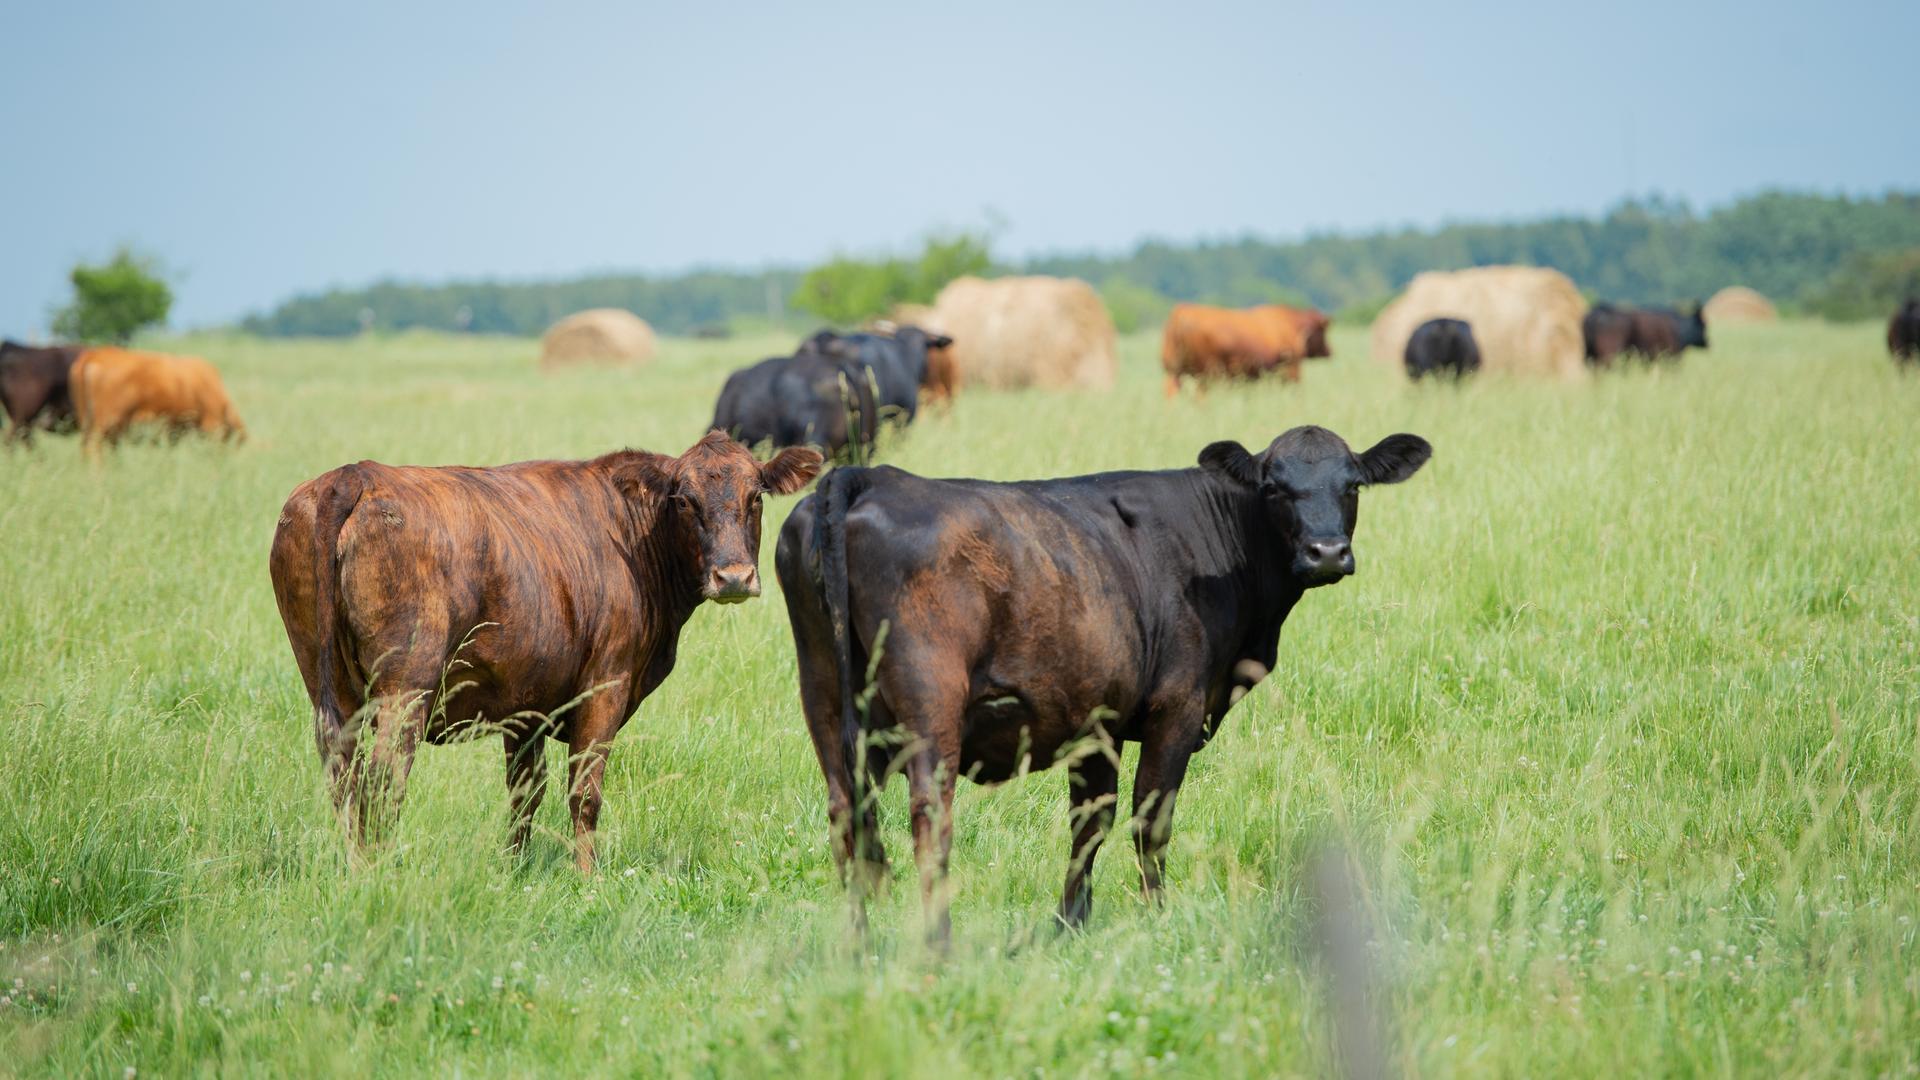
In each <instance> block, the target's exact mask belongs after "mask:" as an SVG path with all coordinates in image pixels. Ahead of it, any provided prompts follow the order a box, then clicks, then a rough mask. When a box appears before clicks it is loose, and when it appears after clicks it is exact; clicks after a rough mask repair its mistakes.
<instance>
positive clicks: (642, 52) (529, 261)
mask: <svg viewBox="0 0 1920 1080" xmlns="http://www.w3.org/2000/svg"><path fill="white" fill-rule="evenodd" d="M1561 7H1562V5H1545V4H1512V5H1474V4H1470V3H1454V4H1429V3H1401V2H1398V0H1375V2H1373V3H1367V4H1345V5H1314V6H1312V7H1296V6H1295V5H1290V4H1281V3H1258V2H1256V3H1222V4H1206V3H1184V4H1180V5H1171V4H1166V5H1133V4H1123V3H1113V4H1102V5H1086V6H1075V5H1066V4H1061V5H1039V4H1033V3H1008V4H1000V3H994V2H985V3H969V4H964V5H960V4H944V5H928V6H920V5H908V4H877V3H876V4H848V5H831V4H814V5H783V6H780V7H769V8H766V9H764V10H754V9H752V8H751V7H749V6H746V5H739V6H735V5H688V4H675V5H671V6H660V7H654V6H650V5H645V4H619V3H604V4H600V3H579V4H570V3H546V4H538V5H534V4H504V3H492V2H488V0H469V2H466V3H460V4H406V3H393V4H362V3H357V2H348V3H340V4H333V5H313V4H299V5H294V4H278V3H251V4H249V3H237V2H236V3H224V4H208V3H198V2H195V0H179V2H175V3H168V4H154V3H138V4H132V3H129V4H101V3H87V2H83V0H68V2H64V3H56V4H26V3H11V4H6V5H4V7H0V41H4V42H5V43H6V48H5V56H6V60H5V63H4V66H0V148H3V152H4V155H5V162H6V163H5V165H4V166H0V332H4V333H8V334H12V335H15V336H19V335H22V334H27V333H35V332H39V331H41V330H42V329H43V328H44V326H45V324H46V322H47V311H48V309H49V308H50V307H51V306H53V305H54V304H55V303H56V302H58V301H59V300H60V299H62V298H63V296H64V294H65V292H66V284H65V278H64V275H65V272H66V270H67V268H68V267H69V266H70V265H71V264H72V263H73V262H74V261H75V260H77V259H82V258H98V257H103V256H105V255H107V254H109V253H110V252H111V251H112V249H113V248H114V246H115V245H117V244H120V243H131V244H134V245H136V246H137V247H138V248H140V249H142V250H145V251H148V252H151V253H153V254H155V255H157V256H159V257H160V258H161V259H162V260H163V261H164V262H165V263H166V264H167V266H168V267H169V268H170V269H171V271H172V272H173V274H174V276H175V279H176V291H177V293H178V297H179V299H178V303H177V305H176V308H175V319H174V322H175V324H176V325H196V324H205V323H210V322H217V321H223V320H227V319H231V318H234V317H237V316H239V315H242V314H245V313H247V312H249V311H254V310H259V309H262V308H265V307H268V306H270V305H272V304H273V303H275V302H277V301H279V300H281V299H283V298H285V297H286V296H288V295H290V294H292V293H295V292H300V291H309V290H314V289H319V288H322V287H325V286H328V285H333V284H361V283H365V282H368V281H371V280H375V279H378V278H382V277H389V276H397V277H401V278H407V279H423V280H440V279H445V278H449V277H463V278H470V277H483V276H491V277H507V278H516V277H529V276H565V275H573V274H578V273H582V272H586V271H591V270H597V269H638V270H644V271H669V270H678V269H683V268H687V267H691V266H696V265H718V266H742V267H748V266H759V265H764V264H768V263H788V264H794V263H806V262H809V261H812V260H816V259H819V258H822V257H825V256H827V255H829V254H832V253H834V252H836V251H853V252H878V251H888V250H899V249H903V248H906V247H908V246H910V245H912V244H913V243H914V242H915V241H916V240H917V238H918V237H920V236H921V235H923V234H925V233H926V232H928V231H929V230H932V229H939V228H943V227H953V226H977V225H984V224H987V223H988V222H989V221H999V222H1000V223H1001V225H1002V231H1001V232H1000V234H999V239H998V244H997V249H998V251H999V252H1000V253H1001V254H1003V255H1014V256H1017V255H1024V254H1029V253H1033V252H1038V251H1052V250H1086V249H1099V250H1120V249H1125V248H1127V247H1130V246H1131V245H1132V244H1133V243H1135V242H1136V241H1138V240H1140V239H1142V238H1143V237H1148V236H1156V237H1163V238H1170V239H1176V240H1185V239H1194V238H1200V237H1219V236H1230V235H1239V234H1242V233H1245V232H1249V231H1252V232H1257V233H1261V234H1265V235H1275V236H1293V235H1299V234H1301V233H1304V232H1307V231H1311V230H1320V229H1329V228H1332V229H1343V230H1356V229H1366V228H1372V227H1376V226H1382V225H1399V224H1408V223H1411V224H1419V225H1431V224H1436V223H1439V222H1441V221H1444V220H1449V219H1463V218H1464V219H1511V218H1526V217H1532V216H1537V215H1540V214H1544V213H1548V212H1553V211H1576V212H1591V211H1596V210H1600V209H1603V208H1605V207H1606V206H1608V205H1610V204H1612V203H1613V202H1615V201H1616V200H1618V199H1619V198H1620V197H1621V196H1623V195H1624V194H1626V193H1627V192H1629V191H1640V192H1645V191H1650V190H1658V191H1662V192H1665V193H1668V194H1672V195H1678V196H1681V197H1684V198H1686V199H1689V200H1691V201H1692V202H1693V203H1694V204H1695V205H1696V206H1711V205H1716V204H1718V203H1721V202H1725V201H1727V200H1729V199H1731V198H1733V197H1736V196H1738V195H1741V194H1745V193H1748V192H1751V191H1754V190H1757V189H1759V188H1763V187H1772V186H1785V187H1793V188H1810V189H1816V190H1822V191H1847V192H1854V193H1878V192H1881V191H1884V190H1886V189H1887V188H1889V187H1914V186H1920V136H1916V134H1915V129H1914V114H1913V108H1914V104H1915V102H1916V101H1920V83H1916V82H1915V81H1914V78H1913V64H1912V47H1911V43H1912V42H1914V41H1920V3H1914V2H1912V0H1906V2H1901V3H1894V2H1879V3H1844V2H1842V3H1828V4H1824V5H1820V6H1819V7H1817V8H1815V9H1811V10H1810V6H1808V5H1790V4H1784V3H1777V2H1773V0H1756V2H1753V3H1748V4H1742V5H1708V4H1642V3H1633V2H1628V3H1620V4H1615V5H1611V6H1607V7H1599V6H1594V5H1579V6H1578V8H1577V9H1574V8H1569V9H1567V10H1558V9H1559V8H1561ZM692 9H698V10H692Z"/></svg>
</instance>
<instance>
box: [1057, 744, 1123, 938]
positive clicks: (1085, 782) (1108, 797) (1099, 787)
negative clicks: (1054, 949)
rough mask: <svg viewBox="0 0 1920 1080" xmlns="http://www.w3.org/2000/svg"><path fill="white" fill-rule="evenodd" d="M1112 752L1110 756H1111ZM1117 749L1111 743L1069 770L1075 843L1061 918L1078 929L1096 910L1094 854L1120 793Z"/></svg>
mask: <svg viewBox="0 0 1920 1080" xmlns="http://www.w3.org/2000/svg"><path fill="white" fill-rule="evenodd" d="M1109 755H1111V756H1109ZM1118 758H1119V755H1118V753H1116V752H1114V751H1113V750H1112V749H1111V748H1110V747H1109V748H1103V751H1102V752H1099V753H1095V754H1092V755H1091V756H1088V757H1086V758H1082V759H1081V760H1080V761H1078V762H1076V763H1074V765H1073V767H1072V768H1071V769H1070V770H1068V772H1067V796H1068V799H1069V800H1070V802H1071V804H1072V809H1071V810H1070V811H1069V812H1068V814H1067V822H1068V824H1070V825H1071V826H1073V846H1072V847H1071V848H1070V849H1069V850H1068V851H1067V887H1066V889H1065V891H1064V892H1062V893H1061V895H1060V922H1061V923H1062V924H1064V925H1065V926H1066V927H1068V928H1069V929H1078V928H1079V927H1080V926H1081V925H1082V924H1083V923H1085V922H1086V921H1087V916H1088V915H1089V914H1090V913H1091V912H1092V911H1093V883H1092V877H1093V857H1094V856H1095V855H1096V854H1098V853H1099V851H1100V842H1101V841H1102V840H1105V839H1106V838H1107V833H1109V832H1111V831H1112V829H1113V807H1114V803H1116V802H1118V801H1119V796H1120V769H1119V765H1118Z"/></svg>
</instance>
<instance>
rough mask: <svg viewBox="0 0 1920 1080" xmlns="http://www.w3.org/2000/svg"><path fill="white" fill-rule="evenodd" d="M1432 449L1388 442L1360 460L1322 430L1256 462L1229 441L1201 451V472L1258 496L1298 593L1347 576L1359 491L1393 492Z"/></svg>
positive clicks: (1401, 439) (1306, 432) (1404, 439)
mask: <svg viewBox="0 0 1920 1080" xmlns="http://www.w3.org/2000/svg"><path fill="white" fill-rule="evenodd" d="M1432 456H1433V447H1432V446H1430V445H1428V443H1427V440H1425V439H1423V438H1421V437H1420V436H1418V435H1389V436H1387V437H1386V438H1384V439H1381V440H1380V441H1379V442H1378V443H1376V444H1375V445H1374V447H1373V449H1371V450H1368V451H1367V452H1366V453H1364V454H1355V453H1354V452H1353V451H1352V450H1350V449H1348V447H1347V443H1346V440H1344V439H1342V438H1341V437H1340V436H1338V435H1335V434H1334V433H1333V432H1331V431H1328V430H1327V429H1326V428H1322V427H1297V428H1294V429H1293V430H1292V431H1289V432H1287V433H1286V434H1284V435H1282V436H1280V437H1279V438H1277V439H1275V440H1273V443H1272V444H1271V445H1269V446H1268V447H1267V448H1266V450H1264V451H1263V452H1261V453H1260V454H1259V455H1257V456H1256V455H1254V454H1250V453H1248V452H1247V449H1246V447H1244V446H1241V445H1240V444H1239V443H1237V442H1233V441H1231V440H1228V441H1225V442H1217V443H1214V444H1212V445H1210V446H1208V447H1207V448H1206V449H1205V450H1202V451H1200V464H1201V465H1203V466H1205V467H1207V468H1209V469H1212V470H1214V471H1216V472H1219V473H1222V474H1224V475H1226V476H1227V477H1229V478H1231V479H1232V480H1234V481H1235V482H1236V483H1238V484H1240V485H1243V486H1245V487H1247V488H1250V489H1253V490H1254V491H1257V492H1258V493H1259V498H1260V501H1261V505H1262V506H1263V508H1264V509H1265V511H1266V514H1267V519H1268V521H1270V522H1271V523H1272V525H1273V527H1274V529H1275V530H1276V531H1277V532H1279V534H1280V536H1281V537H1282V542H1283V543H1284V544H1285V546H1286V547H1287V548H1288V549H1290V552H1291V558H1290V560H1289V563H1288V569H1289V572H1290V573H1291V574H1292V575H1293V577H1294V578H1295V579H1296V580H1298V581H1299V582H1300V583H1301V584H1302V585H1304V586H1306V587H1307V588H1312V587H1314V586H1316V585H1331V584H1332V583H1334V582H1336V581H1339V580H1340V579H1341V578H1343V577H1346V576H1347V575H1348V574H1351V573H1353V569H1354V562H1353V529H1354V526H1355V525H1356V524H1357V523H1358V521H1359V518H1360V489H1361V488H1362V487H1365V486H1366V485H1368V484H1397V483H1399V482H1400V481H1402V480H1405V479H1406V478H1407V477H1409V476H1412V475H1413V474H1414V473H1416V472H1418V471H1420V466H1422V465H1425V464H1426V463H1427V459H1428V458H1429V457H1432Z"/></svg>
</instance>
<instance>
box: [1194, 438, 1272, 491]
mask: <svg viewBox="0 0 1920 1080" xmlns="http://www.w3.org/2000/svg"><path fill="white" fill-rule="evenodd" d="M1200 464H1201V465H1202V466H1204V467H1206V468H1209V469H1212V470H1213V471H1215V472H1217V473H1224V474H1225V475H1227V476H1229V477H1231V478H1233V479H1235V480H1238V481H1240V482H1241V483H1243V484H1245V485H1247V486H1248V487H1254V486H1256V485H1258V484H1259V483H1260V466H1259V465H1257V464H1255V463H1254V460H1253V455H1252V454H1249V453H1247V448H1246V447H1244V446H1241V445H1240V444H1239V443H1237V442H1234V441H1233V440H1232V439H1222V440H1220V441H1219V442H1217V443H1208V444H1207V447H1206V449H1204V450H1202V451H1200Z"/></svg>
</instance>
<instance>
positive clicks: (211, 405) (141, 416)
mask: <svg viewBox="0 0 1920 1080" xmlns="http://www.w3.org/2000/svg"><path fill="white" fill-rule="evenodd" d="M72 382H73V410H74V413H75V415H76V416H78V417H79V420H80V431H81V433H82V435H83V436H84V438H85V442H86V448H87V452H88V453H89V454H92V455H98V454H99V452H100V446H101V443H103V442H104V443H106V444H107V445H109V446H111V445H113V444H115V443H118V442H119V441H120V436H122V435H124V434H126V431H127V429H128V428H129V427H131V426H133V425H134V424H136V423H141V422H145V421H153V422H157V423H160V424H164V425H166V427H167V429H168V431H169V433H170V434H172V435H174V436H178V435H179V434H180V433H181V432H183V431H186V430H187V429H188V428H198V429H200V431H202V432H204V433H206V434H208V435H212V434H215V433H216V432H217V433H219V434H220V435H221V437H222V438H223V439H242V440H244V439H245V438H246V437H247V428H246V425H245V424H242V423H241V422H240V416H239V414H238V413H236V412H234V409H233V402H232V400H231V399H229V398H228V397H227V388H226V387H225V386H222V385H221V383H220V373H219V372H217V371H215V370H214V368H213V365H212V364H209V363H207V362H206V361H205V360H202V359H200V358H199V357H197V356H168V355H166V354H164V353H151V352H135V351H134V350H132V349H121V348H115V347H112V346H105V347H101V348H97V349H88V350H87V351H86V352H84V353H81V354H80V359H78V360H76V361H74V364H73V376H72Z"/></svg>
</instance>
